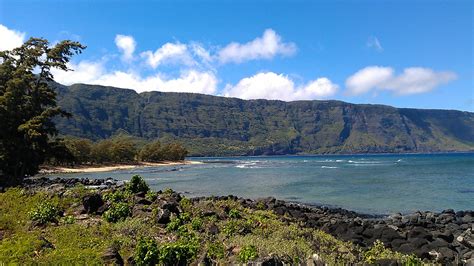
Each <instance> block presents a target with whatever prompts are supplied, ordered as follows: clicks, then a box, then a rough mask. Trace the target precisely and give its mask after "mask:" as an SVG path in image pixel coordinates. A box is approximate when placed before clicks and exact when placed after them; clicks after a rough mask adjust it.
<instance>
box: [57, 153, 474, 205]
mask: <svg viewBox="0 0 474 266" xmlns="http://www.w3.org/2000/svg"><path fill="white" fill-rule="evenodd" d="M189 159H190V160H195V161H202V162H204V164H200V165H184V166H165V167H150V168H140V169H134V170H121V171H114V172H106V173H91V174H69V175H64V174H63V175H57V176H62V177H64V176H68V177H87V178H107V177H112V178H115V179H121V180H122V179H129V178H130V176H131V175H133V174H140V175H142V176H143V177H144V178H145V179H146V180H147V182H148V183H149V184H150V185H151V186H152V188H153V189H155V190H160V189H164V188H167V187H170V188H172V189H174V190H177V191H180V192H184V193H185V194H186V195H187V196H190V197H192V196H203V195H228V194H233V195H238V196H241V197H248V198H259V197H268V196H273V197H276V198H278V199H282V200H288V201H297V202H303V203H308V204H318V205H325V206H330V207H342V208H345V209H349V210H354V211H360V212H365V213H376V214H388V213H393V212H403V213H406V212H411V211H415V210H431V211H440V210H443V209H448V208H452V209H455V210H467V209H474V154H426V155H398V154H397V155H351V156H271V157H270V156H269V157H230V158H223V157H219V158H189Z"/></svg>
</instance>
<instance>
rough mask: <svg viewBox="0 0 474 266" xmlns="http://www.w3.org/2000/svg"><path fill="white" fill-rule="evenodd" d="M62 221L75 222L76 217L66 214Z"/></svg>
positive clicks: (66, 222)
mask: <svg viewBox="0 0 474 266" xmlns="http://www.w3.org/2000/svg"><path fill="white" fill-rule="evenodd" d="M63 222H64V223H65V224H73V223H75V222H76V219H75V218H74V216H72V215H68V216H66V217H64V218H63Z"/></svg>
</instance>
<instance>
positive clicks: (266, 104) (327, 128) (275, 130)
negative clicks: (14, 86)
mask: <svg viewBox="0 0 474 266" xmlns="http://www.w3.org/2000/svg"><path fill="white" fill-rule="evenodd" d="M54 86H55V87H56V88H57V91H58V102H59V105H60V106H62V107H63V108H64V109H65V110H67V111H69V112H71V113H72V114H73V118H71V119H65V118H60V119H57V125H58V128H59V130H60V132H61V133H62V134H66V135H75V136H80V137H87V138H91V139H101V138H106V137H109V136H111V135H113V134H115V133H117V132H120V131H126V132H128V133H130V134H132V135H134V136H137V137H142V138H148V139H154V138H160V139H163V140H165V141H166V140H170V139H179V140H180V141H182V142H184V143H185V144H186V146H187V147H188V148H189V149H190V150H191V154H192V155H244V154H247V155H259V154H296V153H365V152H373V153H378V152H439V151H469V150H474V113H470V112H461V111H453V110H420V109H404V108H401V109H400V108H394V107H390V106H383V105H358V104H350V103H345V102H340V101H296V102H283V101H270V100H241V99H236V98H224V97H217V96H209V95H202V94H192V93H164V92H146V93H141V94H138V93H136V92H135V91H133V90H125V89H119V88H112V87H103V86H96V85H85V84H75V85H72V86H62V85H59V84H54Z"/></svg>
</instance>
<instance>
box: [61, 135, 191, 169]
mask: <svg viewBox="0 0 474 266" xmlns="http://www.w3.org/2000/svg"><path fill="white" fill-rule="evenodd" d="M62 142H63V143H64V146H65V147H66V149H67V151H68V153H70V154H71V156H70V159H69V160H63V161H52V162H53V163H56V164H74V165H84V164H107V163H136V162H161V161H180V160H184V158H185V157H186V155H187V150H186V149H185V148H184V147H183V146H182V145H181V144H179V143H177V142H171V143H168V144H165V145H161V143H160V142H159V141H153V142H150V143H146V141H144V140H142V139H138V138H135V137H132V136H130V135H127V134H122V133H121V134H118V135H115V136H112V137H111V138H108V139H104V140H100V141H97V142H92V141H91V140H88V139H84V138H77V137H70V136H66V137H64V139H63V140H62ZM144 142H145V144H144Z"/></svg>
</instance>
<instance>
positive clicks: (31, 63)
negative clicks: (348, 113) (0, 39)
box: [0, 38, 86, 184]
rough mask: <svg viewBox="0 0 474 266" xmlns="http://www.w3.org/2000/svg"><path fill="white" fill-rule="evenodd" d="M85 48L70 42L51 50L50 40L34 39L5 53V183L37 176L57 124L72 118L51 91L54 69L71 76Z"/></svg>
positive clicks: (1, 64) (0, 74) (0, 158)
mask: <svg viewBox="0 0 474 266" xmlns="http://www.w3.org/2000/svg"><path fill="white" fill-rule="evenodd" d="M85 48H86V47H85V46H83V45H82V44H80V43H78V42H73V41H69V40H66V41H62V42H60V43H58V44H56V45H54V46H50V44H49V42H48V41H47V40H45V39H41V38H31V39H29V40H28V41H26V42H25V43H24V44H23V45H22V46H21V47H18V48H15V49H13V50H11V51H0V125H1V126H2V129H1V130H0V169H1V170H0V172H1V173H0V175H1V176H2V177H1V180H0V182H3V183H7V184H9V183H13V182H18V181H21V180H22V179H23V177H25V176H27V175H34V174H36V173H37V172H38V169H39V165H40V164H41V163H43V161H44V160H45V157H46V155H47V154H48V152H49V149H50V142H51V137H52V136H55V135H56V134H57V130H56V127H55V124H54V123H53V121H52V118H53V117H55V116H57V115H68V114H67V113H66V112H64V111H63V110H61V109H60V108H59V107H58V106H57V104H56V93H55V91H54V89H53V88H51V87H49V86H48V83H49V82H51V81H53V75H52V74H51V69H53V68H56V69H61V70H64V71H67V70H70V69H68V67H67V63H68V62H69V60H70V59H71V57H72V56H73V55H75V54H79V53H81V52H82V50H83V49H85Z"/></svg>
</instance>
